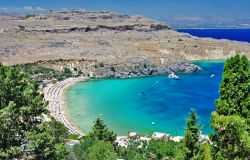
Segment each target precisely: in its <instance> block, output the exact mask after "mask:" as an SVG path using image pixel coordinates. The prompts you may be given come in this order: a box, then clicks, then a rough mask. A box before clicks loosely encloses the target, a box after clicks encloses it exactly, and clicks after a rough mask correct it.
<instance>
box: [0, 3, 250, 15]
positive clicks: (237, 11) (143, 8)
mask: <svg viewBox="0 0 250 160" xmlns="http://www.w3.org/2000/svg"><path fill="white" fill-rule="evenodd" d="M84 7H86V8H87V9H88V10H109V11H114V12H119V13H125V14H130V15H131V14H137V15H144V16H147V17H151V18H156V19H163V18H167V17H170V16H189V17H193V16H216V17H226V18H236V19H241V18H250V0H0V11H2V12H3V11H8V10H10V11H13V12H14V11H18V12H25V13H27V12H41V11H44V10H51V9H52V10H59V9H62V8H68V9H72V8H84Z"/></svg>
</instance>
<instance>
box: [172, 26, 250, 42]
mask: <svg viewBox="0 0 250 160" xmlns="http://www.w3.org/2000/svg"><path fill="white" fill-rule="evenodd" d="M177 31H179V32H185V33H189V34H191V35H193V36H197V37H206V38H207V37H211V38H215V39H229V40H236V41H244V42H249V43H250V29H177Z"/></svg>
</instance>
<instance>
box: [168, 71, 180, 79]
mask: <svg viewBox="0 0 250 160" xmlns="http://www.w3.org/2000/svg"><path fill="white" fill-rule="evenodd" d="M168 78H171V79H180V77H178V76H177V75H175V74H174V72H172V73H170V74H169V75H168Z"/></svg>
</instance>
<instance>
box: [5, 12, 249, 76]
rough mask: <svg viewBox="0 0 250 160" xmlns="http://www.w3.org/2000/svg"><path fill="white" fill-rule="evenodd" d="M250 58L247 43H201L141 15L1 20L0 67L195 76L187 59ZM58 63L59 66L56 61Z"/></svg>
mask: <svg viewBox="0 0 250 160" xmlns="http://www.w3.org/2000/svg"><path fill="white" fill-rule="evenodd" d="M236 51H237V52H241V53H242V54H245V55H247V56H248V57H250V44H248V43H242V42H232V41H228V40H214V39H202V38H197V37H193V36H191V35H189V34H184V33H179V32H176V31H175V30H173V29H171V28H170V27H169V26H168V25H167V24H165V23H162V22H159V21H155V20H151V19H147V18H144V17H142V16H128V15H120V14H115V13H110V12H81V11H66V12H50V13H47V14H42V15H29V16H26V17H8V16H5V17H3V16H2V17H0V62H2V63H3V64H5V65H15V64H25V63H35V64H39V65H44V66H49V67H51V68H54V69H58V70H60V69H62V67H63V66H69V67H70V68H71V69H72V70H73V69H74V70H78V71H81V72H83V73H84V74H88V75H93V76H97V77H137V76H144V75H155V74H166V73H169V72H172V71H174V72H193V71H197V70H199V69H200V68H199V67H198V66H196V65H194V64H192V63H191V62H190V60H203V59H225V58H227V57H228V56H230V55H232V54H235V52H236ZM59 59H60V61H59Z"/></svg>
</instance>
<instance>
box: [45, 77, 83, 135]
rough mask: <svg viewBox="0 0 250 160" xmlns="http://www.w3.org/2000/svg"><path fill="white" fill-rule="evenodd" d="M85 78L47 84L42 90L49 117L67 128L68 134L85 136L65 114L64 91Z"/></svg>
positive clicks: (66, 113)
mask: <svg viewBox="0 0 250 160" xmlns="http://www.w3.org/2000/svg"><path fill="white" fill-rule="evenodd" d="M86 80H87V78H86V77H78V78H68V79H66V80H64V81H59V82H57V83H55V84H49V85H48V86H46V87H45V88H44V99H45V101H47V102H48V109H49V111H50V113H51V115H52V116H53V117H54V118H55V119H57V120H58V121H60V122H61V123H63V124H64V125H65V127H67V129H68V131H69V133H71V134H79V135H82V136H83V135H85V133H83V132H82V131H81V130H80V129H79V128H78V127H77V126H76V125H75V124H74V123H72V122H71V121H70V118H69V117H68V112H67V106H66V105H67V103H66V97H65V91H66V90H67V88H68V87H69V86H71V85H73V84H75V83H77V82H80V81H86Z"/></svg>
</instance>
